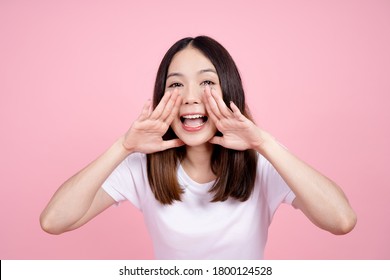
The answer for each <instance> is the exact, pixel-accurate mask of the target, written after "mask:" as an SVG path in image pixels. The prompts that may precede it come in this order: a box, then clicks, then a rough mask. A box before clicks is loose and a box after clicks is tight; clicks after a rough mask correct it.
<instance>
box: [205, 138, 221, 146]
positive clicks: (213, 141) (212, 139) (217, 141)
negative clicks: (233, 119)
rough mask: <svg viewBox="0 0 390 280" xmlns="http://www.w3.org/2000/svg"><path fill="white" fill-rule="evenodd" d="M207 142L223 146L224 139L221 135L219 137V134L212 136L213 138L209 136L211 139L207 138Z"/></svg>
mask: <svg viewBox="0 0 390 280" xmlns="http://www.w3.org/2000/svg"><path fill="white" fill-rule="evenodd" d="M209 143H211V144H216V145H220V146H223V144H224V139H223V137H221V136H214V137H213V138H211V139H210V140H209Z"/></svg>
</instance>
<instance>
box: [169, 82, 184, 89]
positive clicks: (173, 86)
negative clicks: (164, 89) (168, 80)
mask: <svg viewBox="0 0 390 280" xmlns="http://www.w3.org/2000/svg"><path fill="white" fill-rule="evenodd" d="M181 86H183V85H182V84H181V83H172V84H170V86H169V87H170V88H175V87H181Z"/></svg>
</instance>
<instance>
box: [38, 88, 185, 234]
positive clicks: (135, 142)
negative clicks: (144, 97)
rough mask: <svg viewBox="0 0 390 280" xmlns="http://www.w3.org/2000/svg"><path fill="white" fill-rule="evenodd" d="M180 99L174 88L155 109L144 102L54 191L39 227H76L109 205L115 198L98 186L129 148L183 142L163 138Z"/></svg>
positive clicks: (156, 147)
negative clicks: (124, 127)
mask: <svg viewBox="0 0 390 280" xmlns="http://www.w3.org/2000/svg"><path fill="white" fill-rule="evenodd" d="M180 103H181V97H180V96H178V92H177V91H173V92H168V93H166V94H165V95H164V97H163V98H162V100H161V102H160V103H159V104H158V106H157V107H156V109H155V110H154V111H152V110H151V102H150V101H149V102H148V103H146V104H145V106H144V109H143V110H142V113H141V115H140V116H139V118H138V119H137V120H136V121H135V122H134V123H133V125H132V126H131V128H130V129H129V131H128V132H127V133H126V134H125V135H124V136H122V137H121V138H120V139H118V140H117V141H116V142H115V143H114V144H113V145H112V146H111V147H110V148H109V149H108V150H107V151H106V152H105V153H103V154H102V155H101V156H100V157H98V158H97V159H96V160H95V161H93V162H92V163H90V164H89V165H88V166H87V167H85V168H84V169H82V170H81V171H80V172H78V173H77V174H75V175H74V176H72V177H71V178H70V179H68V180H67V181H66V182H65V183H64V184H62V186H61V187H60V188H59V189H58V190H57V191H56V193H55V194H54V195H53V197H52V199H51V200H50V201H49V203H48V205H47V206H46V208H45V209H44V210H43V212H42V214H41V216H40V223H41V227H42V229H43V230H45V231H46V232H48V233H51V234H60V233H63V232H66V231H70V230H73V229H76V228H78V227H80V226H82V225H83V224H85V223H87V222H88V221H89V220H91V219H92V218H93V217H95V216H96V215H98V214H99V213H101V212H102V211H103V210H105V209H106V208H108V207H109V206H110V205H112V204H113V203H114V202H115V201H114V200H113V199H112V198H111V197H110V196H109V195H108V194H107V193H106V192H105V191H104V190H103V189H102V188H101V186H102V184H103V183H104V181H105V180H106V179H107V178H108V176H109V175H110V174H111V173H112V171H114V169H115V168H116V167H117V166H118V165H119V164H120V163H121V162H122V161H123V160H124V159H125V158H126V157H127V156H128V155H129V154H131V153H132V152H142V153H153V152H157V151H162V150H165V149H170V148H173V147H178V146H180V145H183V143H182V142H181V141H180V140H178V139H173V140H169V141H163V139H162V136H163V135H164V134H165V132H166V131H167V129H168V128H169V125H170V123H171V122H172V120H173V118H174V116H176V115H177V111H178V108H179V105H180Z"/></svg>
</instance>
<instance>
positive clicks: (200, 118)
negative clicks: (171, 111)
mask: <svg viewBox="0 0 390 280" xmlns="http://www.w3.org/2000/svg"><path fill="white" fill-rule="evenodd" d="M207 119H208V117H207V116H205V115H201V114H193V115H183V116H181V117H180V120H181V122H182V124H183V125H184V126H186V127H192V128H196V127H200V126H202V125H204V124H205V123H206V122H207Z"/></svg>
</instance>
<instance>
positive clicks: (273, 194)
mask: <svg viewBox="0 0 390 280" xmlns="http://www.w3.org/2000/svg"><path fill="white" fill-rule="evenodd" d="M177 176H178V181H179V184H180V185H181V186H182V187H183V189H184V194H183V195H182V201H181V202H180V201H176V202H174V203H173V204H172V205H162V204H161V203H160V202H158V201H157V200H156V199H155V197H154V195H153V193H152V191H151V189H150V185H149V181H148V176H147V169H146V155H144V154H140V153H134V154H131V155H130V156H129V157H127V158H126V159H125V160H124V161H123V162H122V163H121V164H120V165H119V166H118V167H117V168H116V169H115V170H114V171H113V173H112V174H111V175H110V176H109V178H108V179H107V180H106V181H105V183H104V184H103V188H104V190H105V191H106V192H107V193H108V194H109V195H110V196H112V197H113V198H114V200H115V201H117V202H121V201H124V200H129V201H130V202H131V203H132V204H133V205H134V206H135V207H137V208H138V209H140V210H141V211H142V212H143V214H144V219H145V223H146V226H147V228H148V231H149V233H150V236H151V238H152V240H153V245H154V251H155V257H156V258H157V259H262V258H263V253H264V247H265V244H266V241H267V236H268V227H269V225H270V223H271V220H272V217H273V215H274V213H275V210H276V209H277V208H278V206H279V205H280V204H281V203H283V202H284V203H289V204H291V202H292V201H293V200H294V198H295V195H294V193H293V192H292V191H291V190H290V188H289V187H288V186H287V184H286V183H285V182H284V181H283V179H282V178H281V177H280V175H279V174H278V173H277V172H276V170H275V169H274V167H273V166H272V165H271V164H270V163H269V162H268V161H267V160H266V159H265V158H264V157H263V156H261V155H259V159H258V166H257V177H256V182H255V188H254V191H253V193H252V196H251V197H250V198H249V199H248V200H247V201H245V202H240V201H238V200H236V199H232V198H229V199H228V200H226V201H224V202H210V201H211V200H212V196H213V194H212V193H209V192H208V190H209V189H210V187H211V186H212V184H213V183H214V182H210V183H206V184H199V183H197V182H195V181H193V180H192V179H191V178H190V177H189V176H188V175H187V174H186V172H185V171H184V169H183V167H182V166H181V165H180V164H179V166H178V170H177Z"/></svg>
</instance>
